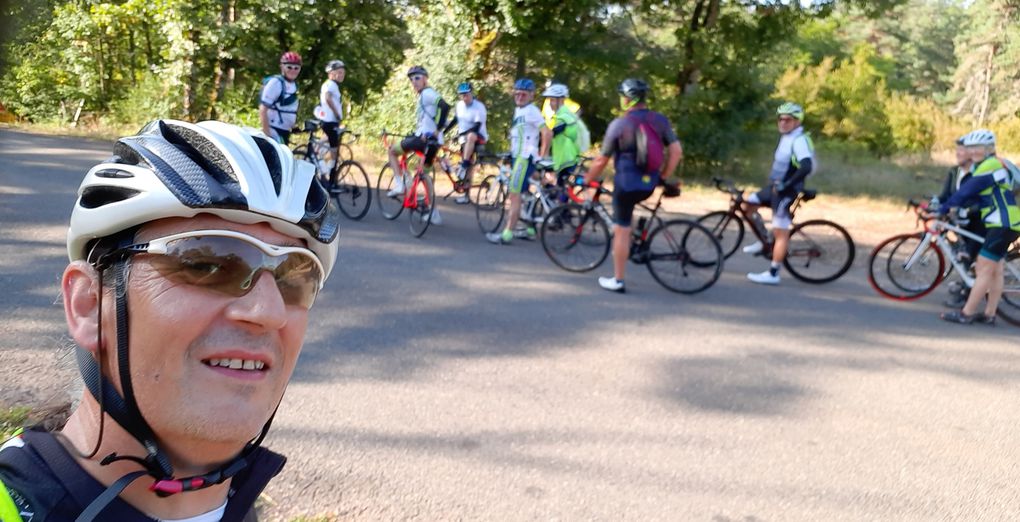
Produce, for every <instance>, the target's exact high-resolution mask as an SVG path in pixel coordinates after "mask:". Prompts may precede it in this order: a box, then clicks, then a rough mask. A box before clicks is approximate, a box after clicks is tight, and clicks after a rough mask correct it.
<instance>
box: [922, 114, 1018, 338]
mask: <svg viewBox="0 0 1020 522" xmlns="http://www.w3.org/2000/svg"><path fill="white" fill-rule="evenodd" d="M963 145H964V146H965V147H966V148H967V152H968V153H969V154H970V157H971V159H972V160H973V161H974V171H973V174H972V175H971V177H970V179H968V180H967V181H965V182H964V183H963V185H961V186H960V189H959V190H957V191H956V193H955V194H953V196H952V197H951V198H949V201H946V202H943V203H942V205H941V206H939V209H938V213H939V214H940V215H941V216H945V215H946V214H947V213H949V211H950V209H952V208H957V207H959V206H960V205H962V204H964V203H965V202H966V201H967V200H968V199H969V198H972V197H974V196H977V197H979V198H980V200H981V218H982V220H983V221H984V224H985V228H986V229H987V233H986V234H985V242H984V244H983V246H982V247H981V251H980V252H979V253H978V258H977V261H976V262H975V263H974V273H975V281H974V287H973V288H972V289H971V291H970V296H969V297H967V302H966V303H965V304H964V305H963V308H962V309H961V310H959V311H953V312H947V313H944V314H942V315H941V317H942V319H944V320H946V321H949V322H953V323H960V324H970V323H973V322H981V323H988V324H992V323H994V322H995V311H996V309H997V308H998V306H999V299H1000V298H1001V297H1002V289H1003V284H1004V283H1003V273H1004V270H1005V260H1004V259H1003V258H1004V257H1005V256H1006V251H1007V250H1008V249H1009V245H1010V243H1012V242H1013V241H1015V240H1016V238H1017V236H1018V235H1020V208H1018V207H1017V202H1016V197H1014V196H1013V192H1012V187H1013V183H1015V180H1013V175H1012V174H1011V173H1010V171H1009V170H1008V169H1007V168H1006V166H1005V165H1004V164H1003V162H1002V161H1001V160H1000V159H999V158H998V157H997V156H996V155H995V134H993V133H992V131H989V130H986V129H978V130H975V131H973V132H971V133H969V134H967V135H966V136H964V137H963ZM986 294H987V296H988V300H987V301H986V302H985V309H984V313H983V314H982V313H980V312H978V307H979V306H980V305H981V299H983V298H984V297H985V295H986Z"/></svg>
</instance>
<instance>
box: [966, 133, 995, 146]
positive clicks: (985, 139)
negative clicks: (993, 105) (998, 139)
mask: <svg viewBox="0 0 1020 522" xmlns="http://www.w3.org/2000/svg"><path fill="white" fill-rule="evenodd" d="M963 145H964V146H965V147H971V146H980V145H983V146H986V147H994V146H995V133H993V132H992V131H990V130H988V129H977V130H973V131H970V132H969V133H967V135H965V136H964V137H963Z"/></svg>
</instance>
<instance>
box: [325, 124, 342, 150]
mask: <svg viewBox="0 0 1020 522" xmlns="http://www.w3.org/2000/svg"><path fill="white" fill-rule="evenodd" d="M322 132H325V133H326V137H327V138H329V146H330V148H333V149H335V148H337V147H339V146H340V122H338V121H324V122H322Z"/></svg>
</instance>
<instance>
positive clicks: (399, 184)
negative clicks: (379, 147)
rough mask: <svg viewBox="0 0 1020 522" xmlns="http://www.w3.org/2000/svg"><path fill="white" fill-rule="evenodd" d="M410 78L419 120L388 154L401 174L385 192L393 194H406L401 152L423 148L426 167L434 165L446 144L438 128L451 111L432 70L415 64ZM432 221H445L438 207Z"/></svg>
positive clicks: (393, 195) (405, 173) (408, 71)
mask: <svg viewBox="0 0 1020 522" xmlns="http://www.w3.org/2000/svg"><path fill="white" fill-rule="evenodd" d="M407 79H408V80H409V81H410V82H411V88H413V89H414V92H415V93H416V94H417V98H418V102H417V103H418V106H417V109H416V110H415V114H416V118H417V123H416V127H415V131H414V134H413V135H411V136H408V137H406V138H404V139H403V140H400V143H394V144H393V146H392V147H390V150H389V151H387V153H388V154H389V162H390V168H392V169H393V172H399V173H400V175H399V176H397V177H396V179H394V180H393V189H392V190H390V191H389V192H388V193H387V194H386V195H387V196H388V197H391V198H396V197H401V196H403V195H404V190H405V188H404V176H405V175H407V174H408V173H407V172H401V171H400V156H402V155H404V154H406V153H408V152H421V153H422V154H424V155H425V165H424V166H425V168H426V169H431V168H432V160H433V159H435V157H436V152H438V151H439V146H440V145H442V144H443V136H442V134H441V133H440V132H439V129H440V128H441V127H444V126H445V125H446V118H447V116H448V115H449V113H450V105H449V104H448V103H446V101H444V100H443V97H442V96H440V95H439V93H438V92H437V91H436V90H435V89H433V88H432V87H429V73H428V71H426V70H425V68H424V67H422V66H420V65H414V66H412V67H411V68H410V69H408V70H407ZM431 221H432V224H434V225H442V224H443V219H442V217H441V216H440V215H439V210H438V209H437V208H435V207H433V209H432V218H431Z"/></svg>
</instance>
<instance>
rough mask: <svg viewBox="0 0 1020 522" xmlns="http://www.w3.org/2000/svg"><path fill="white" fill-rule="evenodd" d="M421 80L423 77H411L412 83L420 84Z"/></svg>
mask: <svg viewBox="0 0 1020 522" xmlns="http://www.w3.org/2000/svg"><path fill="white" fill-rule="evenodd" d="M422 78H424V76H412V77H411V81H412V82H420V81H421V80H422Z"/></svg>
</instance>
